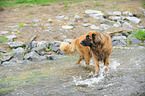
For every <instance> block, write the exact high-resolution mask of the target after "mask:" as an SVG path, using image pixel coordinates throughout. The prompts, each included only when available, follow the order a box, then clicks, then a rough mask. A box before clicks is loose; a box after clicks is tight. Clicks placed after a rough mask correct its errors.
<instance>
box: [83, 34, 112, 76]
mask: <svg viewBox="0 0 145 96" xmlns="http://www.w3.org/2000/svg"><path fill="white" fill-rule="evenodd" d="M81 44H82V45H83V46H89V47H90V49H91V51H92V53H93V58H94V61H95V74H97V72H98V70H99V64H98V63H99V61H103V62H104V65H105V66H108V65H109V56H110V54H111V53H112V41H111V37H110V36H109V35H108V34H105V33H101V32H97V31H91V32H89V33H88V34H87V35H86V38H85V39H84V40H83V41H82V42H81ZM105 70H108V69H107V68H106V69H105Z"/></svg>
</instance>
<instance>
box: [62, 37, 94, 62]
mask: <svg viewBox="0 0 145 96" xmlns="http://www.w3.org/2000/svg"><path fill="white" fill-rule="evenodd" d="M85 38H86V35H82V36H80V37H77V38H76V39H75V40H74V41H73V42H72V43H71V44H68V43H62V44H61V45H60V50H61V51H62V52H64V53H66V54H73V53H74V52H75V50H77V52H78V53H79V55H80V58H79V59H78V60H77V62H76V63H78V64H79V63H80V61H81V60H83V59H84V60H85V62H86V65H89V64H90V58H91V56H92V55H91V52H90V48H89V47H88V46H82V45H81V44H80V42H81V41H82V40H84V39H85Z"/></svg>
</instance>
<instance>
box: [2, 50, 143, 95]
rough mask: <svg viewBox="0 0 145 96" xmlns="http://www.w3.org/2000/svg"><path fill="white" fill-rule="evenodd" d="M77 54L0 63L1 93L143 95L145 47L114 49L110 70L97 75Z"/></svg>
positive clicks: (101, 68)
mask: <svg viewBox="0 0 145 96" xmlns="http://www.w3.org/2000/svg"><path fill="white" fill-rule="evenodd" d="M77 58H78V56H68V55H66V56H61V57H60V58H59V59H58V60H55V61H43V62H39V63H38V62H34V63H31V64H16V65H12V66H0V96H145V48H144V47H126V48H120V49H114V50H113V53H112V54H111V57H110V65H109V71H108V72H107V73H105V72H104V70H103V69H104V66H103V63H100V71H99V76H98V77H94V74H93V73H94V62H93V60H91V65H90V66H85V65H84V62H81V65H76V64H75V61H76V60H77Z"/></svg>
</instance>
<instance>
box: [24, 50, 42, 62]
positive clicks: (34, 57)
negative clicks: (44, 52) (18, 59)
mask: <svg viewBox="0 0 145 96" xmlns="http://www.w3.org/2000/svg"><path fill="white" fill-rule="evenodd" d="M24 59H25V60H31V61H41V58H40V56H39V55H38V54H37V53H36V52H34V51H32V52H30V53H27V54H26V55H25V56H24Z"/></svg>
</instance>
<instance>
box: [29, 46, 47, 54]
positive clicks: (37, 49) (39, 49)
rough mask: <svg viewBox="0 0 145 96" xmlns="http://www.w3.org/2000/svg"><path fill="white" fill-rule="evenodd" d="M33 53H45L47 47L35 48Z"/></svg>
mask: <svg viewBox="0 0 145 96" xmlns="http://www.w3.org/2000/svg"><path fill="white" fill-rule="evenodd" d="M31 51H35V52H37V53H38V54H40V53H41V52H42V51H45V47H43V46H40V47H35V48H32V49H31Z"/></svg>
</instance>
